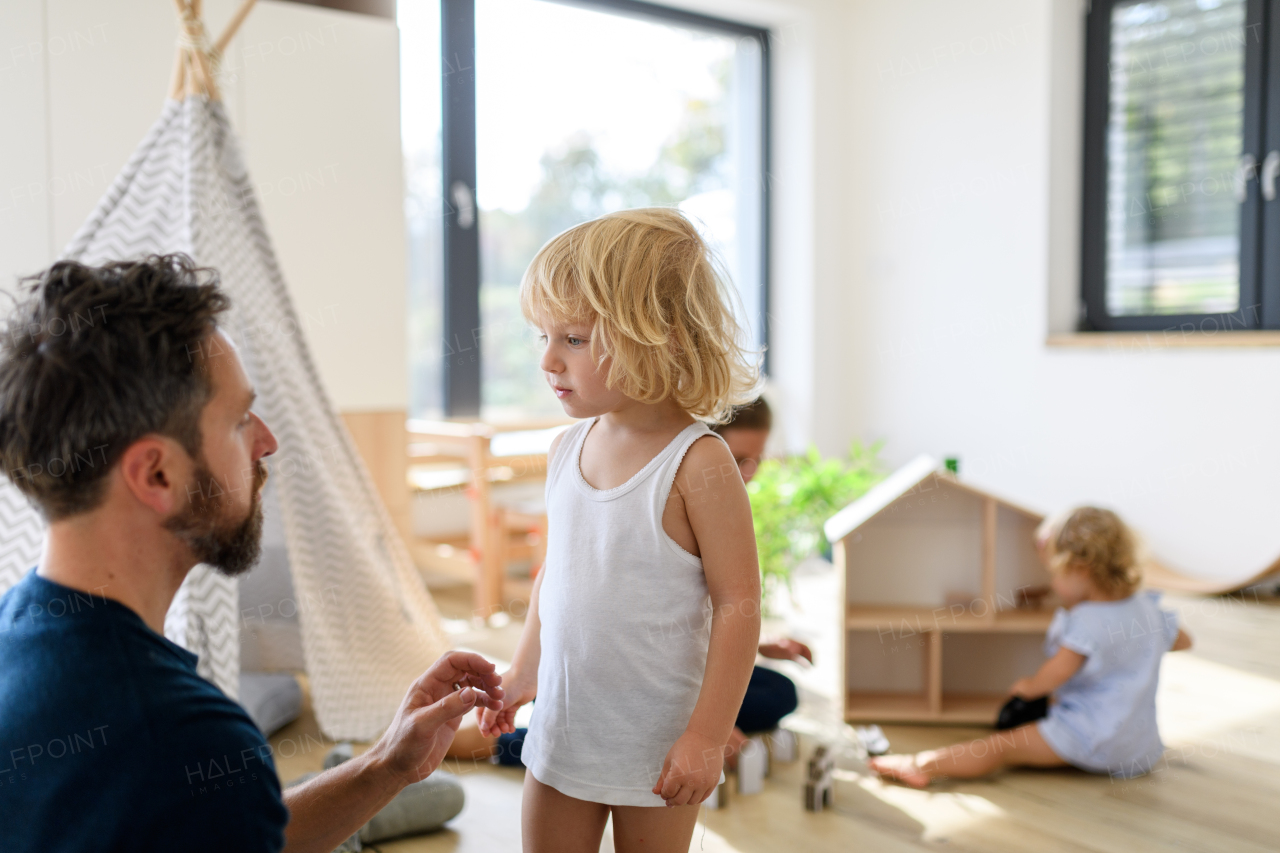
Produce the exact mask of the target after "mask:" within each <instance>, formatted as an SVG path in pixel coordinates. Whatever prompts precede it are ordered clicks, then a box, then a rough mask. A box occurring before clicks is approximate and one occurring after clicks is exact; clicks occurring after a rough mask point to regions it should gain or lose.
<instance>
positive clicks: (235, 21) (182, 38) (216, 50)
mask: <svg viewBox="0 0 1280 853" xmlns="http://www.w3.org/2000/svg"><path fill="white" fill-rule="evenodd" d="M174 3H175V4H176V5H177V7H178V22H179V27H178V38H177V47H178V52H177V57H176V58H175V60H174V68H173V82H172V83H171V85H170V87H169V97H171V98H183V97H191V96H193V95H203V96H204V97H207V98H209V99H210V100H213V101H216V100H221V95H220V93H219V92H218V84H217V75H218V72H219V70H220V68H221V66H222V57H223V54H224V52H225V51H226V48H227V44H228V43H229V42H230V41H231V38H232V36H234V35H235V34H236V30H238V29H239V28H240V25H241V24H242V23H244V19H245V17H246V16H248V14H249V10H250V9H252V8H253V5H254V3H255V0H244V2H243V3H241V4H240V8H239V9H237V10H236V12H235V14H234V15H232V16H231V20H230V21H229V22H228V23H227V28H226V29H225V30H223V32H222V35H220V36H219V37H218V40H217V41H216V42H212V43H211V42H210V41H209V33H208V31H207V30H205V26H204V21H202V20H201V19H200V0H174Z"/></svg>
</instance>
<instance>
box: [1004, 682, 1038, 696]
mask: <svg viewBox="0 0 1280 853" xmlns="http://www.w3.org/2000/svg"><path fill="white" fill-rule="evenodd" d="M1009 692H1010V693H1011V694H1013V695H1014V696H1020V697H1021V698H1023V699H1039V698H1040V696H1039V695H1038V694H1037V693H1036V692H1035V690H1034V686H1033V685H1032V684H1031V679H1030V678H1019V679H1018V680H1017V681H1015V682H1013V686H1012V687H1010V688H1009Z"/></svg>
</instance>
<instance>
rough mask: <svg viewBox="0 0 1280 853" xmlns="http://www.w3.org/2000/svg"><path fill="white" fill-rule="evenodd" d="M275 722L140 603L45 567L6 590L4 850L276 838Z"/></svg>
mask: <svg viewBox="0 0 1280 853" xmlns="http://www.w3.org/2000/svg"><path fill="white" fill-rule="evenodd" d="M288 817H289V815H288V811H287V810H286V809H285V807H284V803H283V801H282V800H281V797H280V781H279V779H278V778H277V777H276V772H275V764H274V763H273V761H272V759H271V753H270V749H269V747H268V746H267V743H266V741H265V740H264V739H263V736H262V732H260V731H259V730H258V728H257V727H256V726H255V725H254V724H253V721H252V720H250V719H249V716H248V714H246V713H245V711H244V709H243V708H241V707H240V706H239V705H237V704H236V703H235V702H233V701H231V700H230V699H228V698H227V696H226V695H225V694H224V693H223V692H222V691H220V690H219V689H218V688H217V687H215V686H214V685H212V684H210V683H209V682H208V681H205V680H204V679H203V678H201V677H200V676H199V675H197V674H196V656H195V655H193V654H191V653H190V652H188V651H186V650H185V649H183V648H181V647H180V646H178V645H175V644H174V643H171V642H170V641H168V640H166V639H165V638H164V637H162V636H160V635H159V634H157V633H156V632H155V631H152V630H151V629H150V628H148V627H147V626H146V624H145V623H144V622H143V621H142V619H141V618H139V617H138V615H137V614H136V613H134V612H133V611H132V610H130V609H129V608H127V607H125V606H124V605H122V604H120V603H119V602H116V601H111V600H109V599H105V598H102V597H100V596H95V595H90V594H89V593H85V592H80V591H77V590H73V589H70V588H69V587H65V586H62V585H61V584H56V583H53V582H51V581H47V580H45V579H44V578H41V577H39V576H37V575H36V573H35V572H34V571H33V572H31V573H29V574H28V575H27V576H26V577H25V578H23V579H22V580H21V581H20V582H19V583H18V584H17V585H16V586H14V587H13V588H12V589H10V590H9V591H8V592H7V593H6V594H5V595H4V597H3V598H0V827H2V828H3V829H2V830H0V832H2V834H3V847H4V849H5V851H22V853H26V851H31V853H35V851H41V853H45V852H46V851H61V850H75V851H99V850H101V851H107V850H111V851H129V853H143V851H178V850H181V851H205V850H208V851H215V850H216V851H229V850H235V851H244V853H256V852H257V851H277V850H280V849H281V848H282V847H284V827H285V824H286V823H287V821H288Z"/></svg>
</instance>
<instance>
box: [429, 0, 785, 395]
mask: <svg viewBox="0 0 1280 853" xmlns="http://www.w3.org/2000/svg"><path fill="white" fill-rule="evenodd" d="M543 1H544V2H554V3H558V4H560V5H566V6H576V7H579V8H584V9H592V10H595V11H601V12H609V13H612V14H616V15H624V16H627V17H633V18H640V19H643V20H648V21H658V22H661V23H668V24H677V25H679V26H682V27H686V28H689V29H699V30H704V31H710V32H715V33H719V34H723V35H732V36H736V37H739V38H750V39H754V40H755V41H756V42H757V43H758V45H759V49H760V74H761V79H760V128H759V134H760V136H759V145H760V175H759V189H760V283H759V286H760V295H759V296H760V309H759V316H758V317H756V318H755V319H756V321H757V322H758V324H759V325H758V328H759V329H760V330H761V336H762V338H763V340H762V341H760V342H759V343H760V344H761V345H762V346H763V347H764V359H765V360H764V363H763V370H764V371H765V373H766V374H767V373H768V370H769V346H768V345H769V340H770V338H771V337H772V336H771V334H770V329H769V316H770V290H771V288H770V274H769V273H770V270H769V263H770V244H771V230H772V229H771V223H770V209H771V200H770V183H771V181H770V171H771V155H772V152H771V127H772V103H771V101H772V87H771V82H770V81H771V79H772V69H771V61H770V39H771V36H770V31H769V30H768V28H764V27H757V26H754V25H751V24H745V23H742V22H739V21H733V20H730V19H727V18H719V17H715V16H711V15H703V14H700V13H697V12H690V11H687V10H684V9H676V8H672V7H670V6H662V5H659V4H656V3H647V2H642V0H543ZM440 24H441V26H440V42H441V51H440V56H441V86H442V99H441V169H442V173H443V174H442V176H441V177H442V181H441V188H442V195H443V208H444V210H443V218H444V234H443V243H442V245H443V256H444V257H443V263H444V277H443V296H444V306H443V315H444V324H443V325H444V353H443V358H442V361H441V370H442V371H443V374H444V375H443V377H442V378H443V387H442V390H443V400H442V403H443V410H444V416H445V417H446V418H467V419H473V418H478V417H479V416H480V407H481V401H482V389H481V383H482V381H483V380H482V374H481V369H480V368H481V349H480V344H481V341H480V337H481V322H480V237H479V228H480V213H479V207H478V205H477V203H476V77H475V56H476V53H475V0H440Z"/></svg>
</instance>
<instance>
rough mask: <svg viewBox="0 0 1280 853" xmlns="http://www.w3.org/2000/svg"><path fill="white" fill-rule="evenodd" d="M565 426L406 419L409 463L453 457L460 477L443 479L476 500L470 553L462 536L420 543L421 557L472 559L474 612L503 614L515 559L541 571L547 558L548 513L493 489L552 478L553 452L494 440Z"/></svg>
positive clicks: (417, 546)
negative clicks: (498, 445) (511, 502)
mask: <svg viewBox="0 0 1280 853" xmlns="http://www.w3.org/2000/svg"><path fill="white" fill-rule="evenodd" d="M564 425H565V422H564V421H553V422H540V423H519V424H503V425H500V426H499V425H495V424H488V423H484V422H479V421H475V422H457V421H421V420H410V421H409V422H408V423H407V425H406V431H407V436H408V441H409V457H410V463H411V464H423V463H427V464H432V465H434V466H438V467H440V468H441V469H444V470H446V471H447V466H449V465H450V464H451V463H452V464H453V465H454V466H455V467H456V469H457V476H456V477H454V478H452V479H450V478H449V477H448V476H443V477H441V478H440V481H441V483H442V484H443V487H444V488H459V487H461V488H463V489H464V490H465V493H466V495H467V498H468V499H469V501H470V504H471V512H470V517H471V521H470V529H469V531H468V535H467V537H466V548H465V551H463V550H462V549H460V548H459V547H458V545H460V544H462V543H460V542H455V541H434V540H427V541H422V540H419V541H417V542H415V545H414V549H413V550H414V552H415V557H420V558H421V559H420V560H419V562H420V563H423V562H425V563H433V562H434V563H435V564H436V565H439V561H440V560H454V561H455V562H456V561H457V559H459V558H461V559H464V560H466V561H467V563H468V564H469V567H470V574H471V578H472V583H473V588H474V599H473V601H474V607H475V611H476V614H477V615H479V616H481V617H483V618H488V617H489V616H491V615H493V614H494V613H496V612H498V611H499V610H501V609H502V608H503V605H504V604H505V601H506V598H505V585H506V569H507V565H508V564H509V563H510V561H512V560H514V559H519V558H525V557H527V558H529V559H530V560H531V561H532V563H533V573H534V574H536V571H537V569H538V568H540V567H541V565H542V561H543V559H545V556H546V532H547V519H546V513H545V512H543V511H537V510H536V509H535V508H530V507H523V506H521V507H503V506H500V505H497V504H495V503H494V499H493V487H494V485H495V484H499V483H506V482H516V481H519V480H531V479H539V478H543V477H545V476H546V471H547V454H546V452H545V450H544V451H542V452H536V451H535V452H520V448H518V447H517V448H515V450H516V452H502V453H495V452H494V447H493V442H494V439H495V438H499V437H502V436H504V435H508V434H511V433H534V432H538V431H543V430H551V429H555V428H557V427H561V426H564ZM512 437H513V438H514V436H512ZM544 437H545V436H544ZM539 438H542V437H539ZM507 443H508V445H510V444H512V443H513V442H507ZM533 443H535V444H537V443H539V442H537V441H535V442H533ZM542 443H545V444H549V443H550V442H549V440H547V441H545V442H542ZM510 449H511V448H508V450H510ZM463 555H465V556H463Z"/></svg>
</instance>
